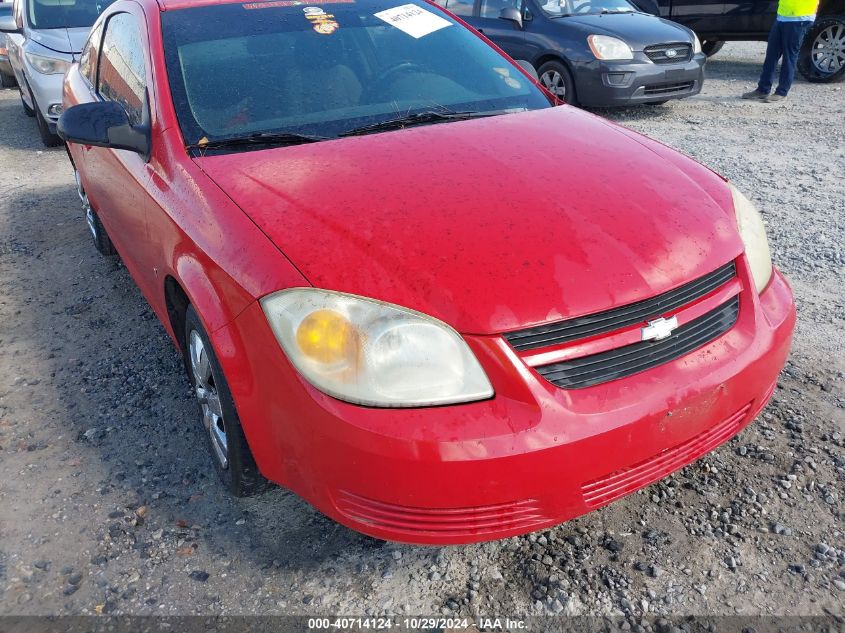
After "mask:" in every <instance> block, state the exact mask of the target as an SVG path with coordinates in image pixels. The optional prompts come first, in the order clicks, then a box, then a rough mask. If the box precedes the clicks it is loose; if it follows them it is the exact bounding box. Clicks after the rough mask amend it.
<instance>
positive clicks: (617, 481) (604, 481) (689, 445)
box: [581, 404, 751, 508]
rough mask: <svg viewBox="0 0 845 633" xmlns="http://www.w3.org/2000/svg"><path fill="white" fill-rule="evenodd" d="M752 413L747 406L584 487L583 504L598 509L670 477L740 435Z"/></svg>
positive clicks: (749, 405)
mask: <svg viewBox="0 0 845 633" xmlns="http://www.w3.org/2000/svg"><path fill="white" fill-rule="evenodd" d="M750 411H751V404H747V405H745V406H744V407H743V408H742V409H740V410H739V411H737V412H736V413H734V414H733V415H732V416H731V417H729V418H728V419H727V420H723V421H722V422H720V423H719V424H717V425H716V426H714V427H712V428H709V429H707V430H706V431H704V432H702V433H699V434H698V435H696V436H695V437H693V438H692V439H691V440H687V441H686V442H684V443H683V444H680V445H678V446H675V447H674V448H669V449H666V450H665V451H663V452H662V453H659V454H658V455H655V456H654V457H651V458H649V459H647V460H645V461H642V462H640V463H639V464H635V465H634V466H631V467H630V468H625V469H623V470H619V471H617V472H615V473H611V474H610V475H607V476H605V477H602V478H601V479H597V480H595V481H591V482H588V483H585V484H584V485H582V486H581V494H582V495H583V497H584V503H585V504H586V505H587V507H588V508H597V507H599V506H603V505H606V504H608V503H610V502H611V501H615V500H616V499H619V498H620V497H624V496H625V495H627V494H630V493H632V492H634V491H635V490H639V489H640V488H642V487H644V486H647V485H649V484H651V483H653V482H655V481H657V480H658V479H662V478H663V477H666V476H667V475H670V474H671V473H673V472H675V471H676V470H678V469H679V468H682V467H683V466H686V465H687V464H689V463H691V462H693V461H694V460H696V459H698V458H699V457H701V456H702V455H704V454H705V453H709V452H710V451H712V450H713V449H714V448H716V447H717V446H721V445H722V444H724V443H725V442H727V441H728V440H729V439H731V438H732V437H733V436H734V435H736V434H737V433H739V431H740V429H741V428H742V425H743V424H744V423H745V422H746V421H747V420H748V414H749V412H750Z"/></svg>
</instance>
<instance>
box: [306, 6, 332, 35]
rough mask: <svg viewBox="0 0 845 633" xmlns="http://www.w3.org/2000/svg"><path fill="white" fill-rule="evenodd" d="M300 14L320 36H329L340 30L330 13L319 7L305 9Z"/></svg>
mask: <svg viewBox="0 0 845 633" xmlns="http://www.w3.org/2000/svg"><path fill="white" fill-rule="evenodd" d="M302 12H303V13H304V14H305V18H306V19H307V20H308V21H309V22H311V24H312V25H313V26H314V30H315V31H316V32H317V33H319V34H320V35H331V34H332V33H334V32H335V31H337V30H338V29H339V28H340V24H338V23H337V22H336V21H335V19H334V16H333V15H332V14H331V13H326V12H325V11H323V9H321V8H320V7H305V8H304V9H303V10H302Z"/></svg>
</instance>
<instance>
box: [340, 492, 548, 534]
mask: <svg viewBox="0 0 845 633" xmlns="http://www.w3.org/2000/svg"><path fill="white" fill-rule="evenodd" d="M335 504H336V506H337V509H338V510H340V512H341V513H343V514H344V515H346V516H347V517H349V518H350V519H353V520H355V521H359V522H361V523H366V524H368V525H372V526H373V527H378V528H382V529H387V530H392V531H399V532H405V533H407V534H409V535H417V536H426V535H428V536H449V535H453V536H462V535H467V534H475V535H478V534H485V533H490V532H503V531H511V530H519V531H527V530H530V529H531V528H533V527H536V526H539V525H541V524H544V523H547V522H548V521H549V517H548V516H547V515H546V514H545V513H544V512H543V511H542V510H540V507H539V504H538V503H537V501H536V500H535V499H525V500H523V501H513V502H511V503H501V504H497V505H488V506H476V507H469V508H442V509H441V508H417V507H412V506H400V505H395V504H392V503H384V502H382V501H375V500H373V499H367V498H366V497H361V496H359V495H356V494H353V493H351V492H347V491H345V490H340V491H338V493H337V498H336V501H335Z"/></svg>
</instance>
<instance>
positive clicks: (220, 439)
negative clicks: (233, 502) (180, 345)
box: [188, 330, 229, 470]
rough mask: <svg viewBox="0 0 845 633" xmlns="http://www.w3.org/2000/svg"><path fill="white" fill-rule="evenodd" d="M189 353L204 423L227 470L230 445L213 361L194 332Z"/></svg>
mask: <svg viewBox="0 0 845 633" xmlns="http://www.w3.org/2000/svg"><path fill="white" fill-rule="evenodd" d="M188 353H189V356H190V362H191V372H192V373H193V376H194V389H195V392H196V396H197V401H198V402H199V404H200V408H201V409H202V422H203V425H204V426H205V428H206V430H207V431H208V434H209V436H210V437H211V446H212V447H213V448H214V456H215V457H216V458H217V461H218V462H219V464H220V468H222V469H223V470H225V469H226V468H227V467H228V466H229V443H228V440H227V438H226V422H225V420H224V419H223V408H222V406H221V404H220V395H219V394H218V392H217V387H216V385H215V382H214V374H213V372H212V371H211V359H210V358H209V357H208V351H207V350H206V349H205V343H203V340H202V337H200V335H199V333H198V332H197V331H196V330H194V331H192V332H191V340H190V343H189V349H188Z"/></svg>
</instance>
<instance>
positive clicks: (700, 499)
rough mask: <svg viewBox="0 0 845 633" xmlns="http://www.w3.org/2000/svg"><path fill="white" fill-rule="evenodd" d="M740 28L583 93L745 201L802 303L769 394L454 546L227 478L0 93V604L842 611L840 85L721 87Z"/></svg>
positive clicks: (748, 77)
mask: <svg viewBox="0 0 845 633" xmlns="http://www.w3.org/2000/svg"><path fill="white" fill-rule="evenodd" d="M762 52H763V49H762V46H761V45H757V44H732V45H728V46H726V47H725V49H724V51H723V53H722V54H720V55H719V56H717V57H716V58H715V59H714V60H713V61H712V62H711V63H710V64H709V66H708V81H707V84H706V86H705V89H704V92H703V93H702V95H700V96H699V97H696V98H694V99H690V100H687V101H683V102H678V103H672V104H668V105H666V106H662V107H645V108H639V109H625V110H617V111H610V112H601V113H600V114H602V115H605V116H609V117H611V118H613V119H614V120H617V121H620V122H622V123H623V124H625V125H629V126H630V127H632V128H634V129H636V130H639V131H642V132H644V133H646V134H648V135H650V136H653V137H655V138H657V139H660V140H662V141H663V142H665V143H667V144H669V145H671V146H674V147H676V148H678V149H681V150H682V151H684V152H687V153H689V154H691V155H693V156H695V157H696V158H698V159H700V160H701V161H703V162H705V163H706V164H708V165H710V166H712V167H713V168H715V169H717V170H718V171H720V172H722V173H724V174H726V175H727V176H729V177H730V178H731V179H732V180H733V181H734V182H735V183H736V184H737V185H738V186H739V187H740V188H741V189H742V190H744V191H745V192H746V193H747V194H748V195H749V196H750V197H751V198H753V199H754V200H755V201H756V202H757V203H758V204H759V205H760V207H761V209H762V210H763V212H764V214H765V217H766V220H767V223H768V227H769V232H770V236H771V238H772V246H773V252H774V257H775V260H776V261H777V263H778V265H780V266H781V267H782V269H783V270H785V271H786V273H787V274H788V275H789V277H790V279H791V281H792V283H793V284H794V287H795V291H796V293H797V297H798V302H799V309H800V324H799V327H798V330H797V335H796V341H795V350H794V354H793V357H792V359H791V361H790V363H789V365H788V366H787V368H786V370H785V372H784V375H783V379H782V381H781V385H780V388H779V389H778V390H777V392H776V395H775V397H774V400H773V402H772V404H771V405H770V406H769V407H768V409H767V410H766V411H765V412H764V413H763V414H762V415H761V416H760V418H759V420H758V421H757V422H756V423H755V424H754V425H752V426H751V427H750V428H749V429H748V430H747V431H745V432H743V433H742V434H741V435H740V436H739V437H738V438H737V439H735V440H733V441H731V442H729V443H728V444H727V445H725V446H723V447H722V448H720V449H719V450H717V451H716V452H714V453H713V454H711V455H709V456H707V457H706V458H704V459H702V460H700V461H699V462H697V463H695V464H693V465H692V466H690V467H688V468H686V469H684V470H683V471H681V472H680V473H678V474H676V475H674V476H672V477H670V478H668V479H666V480H664V481H662V482H660V483H658V484H656V485H653V486H651V487H650V488H648V489H646V490H644V491H642V492H640V493H638V494H635V495H632V496H630V497H628V498H626V499H624V500H622V501H619V502H617V503H615V504H613V505H612V506H610V507H608V508H606V509H604V510H601V511H599V512H595V513H593V514H591V515H588V516H586V517H583V518H581V519H578V520H576V521H572V522H570V523H567V524H565V525H562V526H559V527H557V528H555V529H552V530H548V531H545V532H541V533H537V534H532V535H529V536H526V537H523V538H513V539H508V540H505V541H501V542H496V543H488V544H483V545H474V546H469V547H448V548H424V547H412V546H401V545H392V544H385V543H381V542H378V541H374V540H372V539H368V538H366V537H363V536H359V535H357V534H355V533H353V532H351V531H349V530H347V529H345V528H343V527H340V526H338V525H335V524H334V523H332V522H331V521H329V520H327V519H325V518H323V517H322V516H321V515H319V514H318V513H317V512H316V511H314V510H312V509H311V508H310V507H309V506H308V505H307V504H305V503H304V502H302V501H300V500H299V499H298V498H296V497H295V496H294V495H292V494H290V493H287V492H285V491H283V490H280V489H274V490H271V491H270V492H268V493H266V494H264V495H263V496H261V497H259V498H255V499H249V500H236V499H232V498H230V497H228V496H227V495H226V494H225V493H224V492H223V491H222V490H221V486H220V485H219V484H218V482H217V481H216V479H215V475H214V472H213V470H212V467H211V463H210V461H209V458H208V456H207V455H206V452H205V448H204V438H203V435H202V433H201V432H200V430H199V428H198V423H197V418H196V410H195V405H194V403H193V402H192V400H191V399H190V393H189V389H188V384H187V381H186V380H185V379H184V378H183V375H182V370H181V367H180V360H179V358H178V356H177V354H176V352H175V351H174V349H173V347H172V346H171V345H170V343H169V341H168V339H167V338H166V336H165V334H164V331H163V329H162V328H161V326H160V325H159V324H158V322H157V321H156V319H155V317H154V316H153V314H152V312H151V311H150V309H149V308H148V307H147V305H146V304H145V302H144V300H143V299H142V298H141V296H140V294H139V292H138V290H137V289H136V287H135V286H134V285H133V283H132V281H131V279H130V278H129V276H128V274H127V272H126V270H125V269H124V268H123V267H122V266H121V265H119V264H118V263H115V262H114V261H110V260H106V259H103V258H100V257H98V256H97V255H96V254H95V252H94V249H93V247H92V245H91V244H90V243H89V237H88V235H87V232H86V227H85V223H84V221H83V219H82V216H81V213H80V209H79V204H78V201H77V199H76V197H75V194H74V191H73V187H72V174H71V171H70V167H69V165H68V162H67V160H66V158H65V156H64V154H63V152H62V150H55V151H43V150H42V148H41V147H40V146H39V142H38V137H37V134H36V130H35V125H34V123H33V122H32V121H31V120H30V119H27V118H25V117H24V115H23V113H22V111H21V108H20V104H19V102H18V100H17V96H16V93H15V92H13V91H3V92H2V93H0V350H2V351H1V352H0V614H91V613H116V614H168V615H171V614H290V613H299V614H310V613H333V614H338V613H340V614H364V613H388V614H389V613H396V614H405V613H408V614H435V613H459V614H471V613H482V614H487V615H497V614H498V615H506V614H523V615H528V614H540V613H553V614H594V615H601V614H606V615H610V614H615V615H619V616H623V615H624V616H625V617H627V618H628V619H630V620H631V621H632V622H633V623H634V625H636V624H637V623H638V622H639V621H640V619H641V618H642V617H643V616H644V615H646V614H648V615H666V616H678V615H684V614H728V615H733V614H804V615H812V614H824V613H834V614H840V615H841V614H843V609H842V605H843V599H845V538H843V516H845V514H844V513H843V500H845V485H843V484H845V440H843V436H845V410H843V409H845V389H843V386H844V385H845V349H844V348H845V336H843V334H842V331H843V325H845V293H843V289H842V280H843V278H845V277H843V269H845V259H843V241H845V240H843V238H845V226H843V223H845V216H844V215H843V209H845V125H843V121H845V84H839V85H834V86H812V85H809V84H806V83H803V82H799V83H798V84H797V85H796V86H795V89H794V91H793V94H792V95H791V96H790V99H789V100H788V101H787V102H785V103H784V104H777V105H769V104H760V103H748V102H742V101H739V100H738V99H737V95H739V94H740V93H741V92H743V91H744V90H746V89H748V88H749V87H750V86H752V85H753V82H754V79H755V74H756V72H757V71H758V69H759V64H760V62H761V59H762ZM658 628H659V627H658ZM667 630H668V629H667Z"/></svg>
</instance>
